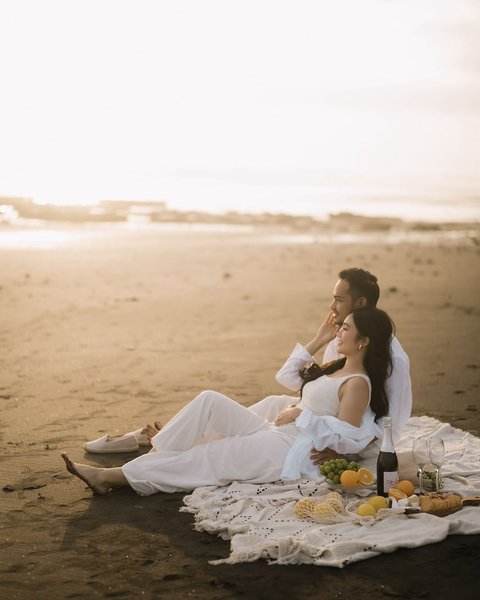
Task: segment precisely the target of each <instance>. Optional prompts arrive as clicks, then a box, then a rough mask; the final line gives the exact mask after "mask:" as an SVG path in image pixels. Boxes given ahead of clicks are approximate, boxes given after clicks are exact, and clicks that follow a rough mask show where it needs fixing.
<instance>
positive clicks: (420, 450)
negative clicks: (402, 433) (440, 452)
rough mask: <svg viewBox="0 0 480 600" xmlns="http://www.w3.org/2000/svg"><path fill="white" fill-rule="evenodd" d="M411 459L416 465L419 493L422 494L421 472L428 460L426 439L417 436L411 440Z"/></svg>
mask: <svg viewBox="0 0 480 600" xmlns="http://www.w3.org/2000/svg"><path fill="white" fill-rule="evenodd" d="M413 460H414V461H415V464H416V465H417V467H418V471H417V475H418V480H419V486H418V487H419V490H418V491H419V493H420V494H423V492H424V489H423V473H424V470H423V469H424V467H425V464H426V462H427V461H428V460H429V449H428V443H427V440H426V439H424V438H418V439H417V440H414V442H413Z"/></svg>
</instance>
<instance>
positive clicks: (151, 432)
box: [145, 421, 163, 441]
mask: <svg viewBox="0 0 480 600" xmlns="http://www.w3.org/2000/svg"><path fill="white" fill-rule="evenodd" d="M162 427H163V425H162V424H161V423H160V421H155V422H154V424H153V425H147V426H146V427H145V433H146V434H147V438H148V439H149V440H150V441H151V440H152V438H153V437H154V436H155V435H157V433H158V432H159V431H160V429H161V428H162Z"/></svg>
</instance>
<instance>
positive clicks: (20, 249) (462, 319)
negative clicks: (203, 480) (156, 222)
mask: <svg viewBox="0 0 480 600" xmlns="http://www.w3.org/2000/svg"><path fill="white" fill-rule="evenodd" d="M6 230H7V229H6V228H4V229H3V230H0V241H1V239H2V235H3V234H4V233H5V232H6ZM8 231H9V232H10V233H11V230H8ZM55 231H57V234H56V236H50V238H47V239H56V240H57V241H58V243H57V244H53V245H49V244H44V243H42V241H41V239H40V241H38V240H37V241H36V242H35V240H33V242H34V243H33V242H32V243H33V245H30V246H29V245H19V246H17V245H15V243H13V242H12V243H9V244H6V245H4V247H2V248H0V272H1V281H0V299H1V315H0V336H1V338H0V342H1V344H0V353H1V365H2V377H1V381H0V424H1V448H2V456H3V460H2V462H1V466H0V469H1V482H2V487H3V490H2V491H0V498H1V507H2V509H1V513H2V524H1V527H2V537H1V539H0V548H1V561H0V580H1V585H2V590H3V592H4V593H5V594H6V597H9V598H11V599H13V598H24V597H30V598H53V599H56V598H104V597H120V598H122V597H123V598H137V597H145V598H160V597H161V598H175V599H177V598H204V597H208V598H222V599H223V598H238V597H243V598H273V597H276V596H278V595H280V594H282V595H288V596H290V597H292V598H317V597H320V595H321V597H322V598H325V599H328V598H338V597H355V598H376V597H384V596H396V597H402V598H403V597H405V598H410V597H411V598H414V597H430V598H435V599H440V598H450V597H451V596H452V594H453V593H455V590H456V589H457V586H458V585H459V584H461V585H462V596H461V597H462V598H474V597H475V598H476V597H477V596H478V593H476V592H477V587H478V576H477V571H478V569H477V567H478V559H477V557H478V553H479V552H480V536H456V537H451V538H449V539H448V540H446V541H444V542H442V543H441V544H435V545H432V546H426V547H422V548H419V549H416V550H402V551H399V552H396V553H394V554H391V555H384V556H381V557H379V558H376V559H372V560H369V561H364V562H362V563H357V564H354V565H351V566H349V567H348V568H346V569H343V570H331V569H324V568H319V567H311V566H306V565H301V566H295V567H292V566H289V567H278V566H269V565H267V564H266V563H265V562H263V561H259V562H256V563H253V564H242V565H236V566H216V567H214V566H211V565H209V563H208V561H209V560H211V559H215V558H220V557H225V556H227V555H228V542H226V541H222V540H220V539H217V538H215V537H213V536H210V535H208V534H205V533H198V532H196V531H194V530H193V519H192V517H191V515H188V514H185V513H179V512H178V509H179V507H180V506H181V502H182V494H172V495H165V494H158V495H155V496H151V497H148V498H142V497H140V496H137V495H135V493H134V492H133V491H131V490H129V489H125V490H121V491H117V492H115V493H112V494H109V495H107V496H106V497H92V494H91V492H90V491H89V490H88V489H86V487H85V485H83V484H82V482H80V481H79V480H78V479H76V478H73V477H72V476H70V475H69V474H68V473H67V472H66V470H65V469H64V466H63V462H62V460H61V458H60V452H61V451H65V450H66V451H68V452H69V455H70V456H71V458H72V459H74V460H86V461H88V462H89V463H90V464H94V465H105V466H118V465H121V464H123V462H124V461H125V460H127V459H128V457H129V456H128V455H116V456H107V457H94V456H92V455H85V454H84V452H83V450H82V444H83V443H84V442H85V441H86V440H89V439H94V438H96V437H98V436H99V435H102V434H103V433H106V432H110V433H113V434H115V433H123V432H125V431H128V430H130V429H134V428H136V427H140V426H142V425H143V424H145V423H146V422H152V421H153V420H154V419H157V418H158V419H160V420H163V421H165V420H167V419H168V418H169V417H170V416H172V415H173V414H174V413H175V412H176V411H177V410H178V409H179V408H181V406H183V405H184V404H185V403H186V402H187V401H188V400H190V399H191V398H193V397H194V396H195V395H196V394H197V393H198V392H200V391H201V390H203V389H216V390H219V391H222V392H224V393H226V394H227V395H229V396H231V397H233V398H235V399H236V400H238V401H239V402H241V403H242V404H245V405H249V404H251V403H253V402H255V401H256V400H258V399H260V398H263V397H265V396H267V395H269V394H272V393H283V392H284V390H283V389H282V388H281V387H280V386H279V385H278V384H277V383H276V382H275V380H274V374H275V372H276V370H277V369H278V368H279V367H280V366H281V364H283V361H284V359H285V358H286V356H287V355H288V354H289V352H290V351H291V349H292V347H293V345H294V343H295V342H296V341H300V342H307V341H309V339H310V338H311V337H312V335H313V333H314V332H315V330H316V327H317V326H318V325H319V323H320V321H321V319H322V318H323V316H324V314H325V312H326V308H327V306H328V303H329V298H330V295H331V292H332V288H333V285H334V283H335V281H336V279H337V277H336V275H337V272H338V271H339V270H340V269H341V268H344V267H346V266H363V267H365V268H367V269H370V270H371V271H372V272H374V273H375V274H376V275H377V276H378V277H379V281H380V284H381V287H382V297H381V302H380V304H379V306H381V307H382V308H384V309H385V310H387V311H388V312H389V313H390V314H391V315H392V317H393V318H394V320H395V323H396V326H397V335H398V338H399V339H400V341H401V342H402V344H403V346H404V348H405V349H406V351H407V352H408V354H409V356H410V359H411V364H412V368H411V374H412V380H413V388H414V414H428V415H431V416H434V417H437V418H439V419H441V420H444V421H449V422H450V423H452V424H454V425H455V426H457V427H461V428H462V429H466V430H469V431H472V432H477V433H476V434H477V435H478V432H479V431H480V416H479V415H480V406H479V400H478V399H479V386H480V359H479V358H478V334H479V319H478V317H479V313H480V308H479V303H478V298H479V297H480V278H479V254H480V250H479V248H478V244H476V243H474V241H471V240H470V241H469V240H467V239H458V240H457V241H448V240H443V241H437V242H435V243H433V242H431V240H430V243H429V244H425V245H422V244H418V243H401V244H396V245H392V244H389V243H388V241H389V240H388V238H387V237H385V239H384V241H379V242H378V243H375V244H373V243H358V242H357V243H349V244H346V243H343V244H337V243H331V244H325V243H321V240H319V241H317V242H314V243H300V242H302V241H303V242H305V241H306V242H309V239H307V238H306V239H302V238H300V237H295V238H285V237H281V236H280V237H276V238H272V237H269V236H268V235H266V234H265V232H257V233H255V232H253V233H252V232H248V231H245V232H241V231H240V232H238V231H237V232H218V231H216V232H192V231H190V232H188V231H167V230H165V229H162V228H156V227H151V228H149V227H146V228H140V229H129V228H127V227H123V228H115V227H113V226H112V227H110V226H99V227H96V228H92V227H90V226H81V225H79V226H75V227H71V228H63V229H61V230H59V228H58V227H57V228H56V230H55ZM62 232H63V234H65V233H66V234H68V235H67V240H65V239H63V238H62V235H63V234H62ZM20 233H21V232H20ZM29 235H30V234H29ZM9 239H10V238H9ZM12 239H13V238H12ZM62 239H63V241H62ZM23 241H24V242H25V240H23ZM10 242H11V240H10ZM130 456H132V455H130ZM133 456H135V455H133Z"/></svg>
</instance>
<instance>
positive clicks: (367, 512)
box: [357, 502, 377, 517]
mask: <svg viewBox="0 0 480 600" xmlns="http://www.w3.org/2000/svg"><path fill="white" fill-rule="evenodd" d="M376 514H377V511H376V510H375V508H374V507H373V506H372V505H371V504H368V503H367V502H364V503H363V504H360V506H359V507H358V508H357V515H360V516H361V517H374V516H375V515H376Z"/></svg>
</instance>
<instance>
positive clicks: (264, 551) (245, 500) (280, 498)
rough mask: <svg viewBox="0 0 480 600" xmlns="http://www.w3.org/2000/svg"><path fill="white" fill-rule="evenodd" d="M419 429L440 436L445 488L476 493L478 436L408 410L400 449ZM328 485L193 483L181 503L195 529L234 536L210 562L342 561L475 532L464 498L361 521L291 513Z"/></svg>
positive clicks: (475, 516) (473, 513)
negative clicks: (451, 506)
mask: <svg viewBox="0 0 480 600" xmlns="http://www.w3.org/2000/svg"><path fill="white" fill-rule="evenodd" d="M417 437H425V438H426V439H432V438H442V439H443V440H444V441H445V462H444V464H443V466H442V472H443V477H444V490H448V491H453V492H455V493H458V494H460V495H462V496H471V495H480V438H478V437H475V436H473V435H472V434H470V433H468V432H465V431H462V430H460V429H456V428H454V427H452V426H451V425H449V424H448V423H442V422H440V421H437V420H436V419H433V418H431V417H412V418H411V419H410V420H409V422H408V424H407V426H406V428H405V430H404V433H403V435H402V438H401V439H400V441H399V442H398V444H397V445H396V450H397V453H398V454H399V455H400V456H401V455H402V454H403V455H404V456H408V455H409V453H411V449H412V445H413V440H414V439H415V438H417ZM372 461H373V462H372ZM362 465H365V466H367V467H369V468H370V469H372V470H373V469H374V468H375V459H371V461H370V462H369V461H362ZM444 490H442V491H444ZM330 491H331V490H330V489H329V487H328V486H327V484H326V482H325V480H324V479H323V477H321V476H319V478H318V480H312V479H301V480H298V481H295V482H283V481H278V482H274V483H268V484H262V485H259V484H249V483H239V482H233V483H232V484H230V485H228V486H224V487H203V488H197V489H196V490H195V491H194V492H193V493H192V494H190V495H188V496H185V498H184V506H183V507H182V508H181V509H180V510H181V511H184V512H190V513H192V514H194V516H195V529H197V530H199V531H207V532H209V533H213V534H217V535H219V536H221V537H222V538H223V539H229V540H231V544H230V548H231V552H230V556H229V557H227V558H225V559H221V560H216V561H212V564H221V563H227V564H233V563H240V562H252V561H255V560H257V559H259V558H264V559H266V560H267V561H268V562H270V563H272V564H273V563H275V564H300V563H306V564H315V565H323V566H330V567H344V566H346V565H348V564H349V563H352V562H356V561H359V560H364V559H367V558H371V557H374V556H377V555H379V554H381V553H384V552H393V551H395V550H397V549H398V548H415V547H417V546H423V545H425V544H432V543H435V542H439V541H441V540H443V539H445V538H446V537H447V536H448V535H451V534H465V535H468V534H477V533H480V507H478V506H465V507H463V508H462V509H461V510H459V511H458V512H456V513H453V514H451V515H448V516H446V517H437V516H434V515H431V514H426V513H419V514H415V515H405V514H403V513H398V512H395V511H392V516H391V517H389V518H384V519H381V520H380V519H379V520H377V519H373V518H365V519H364V521H365V523H361V524H360V523H358V522H342V523H332V524H323V523H316V522H313V521H311V520H305V519H300V518H298V517H297V516H296V515H295V513H294V506H295V503H296V501H297V500H299V499H300V498H304V497H309V496H312V497H321V496H322V495H324V494H326V493H328V492H330ZM362 491H363V492H364V493H372V492H371V491H368V490H362ZM357 521H359V520H357ZM360 521H362V520H361V519H360Z"/></svg>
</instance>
